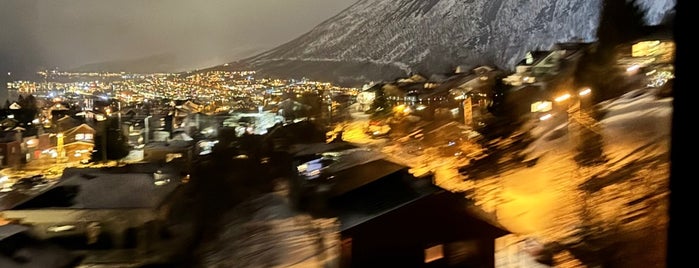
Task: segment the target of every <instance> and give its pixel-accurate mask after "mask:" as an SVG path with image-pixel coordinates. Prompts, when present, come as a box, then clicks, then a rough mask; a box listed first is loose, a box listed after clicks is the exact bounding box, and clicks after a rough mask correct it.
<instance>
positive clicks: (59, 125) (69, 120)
mask: <svg viewBox="0 0 699 268" xmlns="http://www.w3.org/2000/svg"><path fill="white" fill-rule="evenodd" d="M81 124H84V122H83V121H81V120H80V119H77V118H74V117H72V116H70V115H63V116H62V117H54V122H53V127H54V131H55V132H56V133H58V132H64V131H67V130H69V129H72V128H75V127H77V126H80V125H81Z"/></svg>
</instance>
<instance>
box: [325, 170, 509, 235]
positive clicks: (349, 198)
mask: <svg viewBox="0 0 699 268" xmlns="http://www.w3.org/2000/svg"><path fill="white" fill-rule="evenodd" d="M328 204H329V205H328V206H329V208H330V210H331V211H332V212H333V213H334V214H335V215H336V216H337V217H338V218H339V220H340V230H341V232H350V233H351V232H360V233H361V232H363V231H362V230H365V229H364V228H365V227H370V229H372V230H376V228H379V229H381V228H391V227H386V226H384V225H386V224H389V225H390V224H396V221H397V222H398V223H399V224H401V226H395V227H396V230H410V229H412V230H414V231H418V232H422V233H423V234H421V236H430V235H427V234H425V233H427V232H432V233H449V232H452V231H453V232H454V233H453V235H454V237H456V236H457V235H462V236H463V235H476V236H481V237H491V238H494V237H499V236H502V235H505V234H507V233H509V231H508V230H506V229H505V228H504V227H502V226H501V225H500V224H499V223H497V221H495V220H493V217H492V216H490V215H488V214H487V213H484V212H483V211H482V210H480V209H478V208H477V207H475V206H473V205H472V204H470V203H469V200H468V199H467V198H466V197H465V196H463V195H462V194H458V193H452V192H448V191H446V190H444V189H441V188H439V187H437V186H435V185H434V184H432V180H431V177H425V178H414V177H412V176H387V177H383V178H381V179H380V180H376V181H374V182H371V183H369V184H367V185H365V186H363V187H360V188H357V189H355V190H353V191H350V192H347V193H345V194H343V195H341V196H337V197H335V198H331V199H330V201H329V203H328ZM435 227H437V228H435ZM439 228H442V229H443V230H436V229H439ZM462 229H463V230H462ZM396 232H399V231H396ZM457 233H458V234H457Z"/></svg>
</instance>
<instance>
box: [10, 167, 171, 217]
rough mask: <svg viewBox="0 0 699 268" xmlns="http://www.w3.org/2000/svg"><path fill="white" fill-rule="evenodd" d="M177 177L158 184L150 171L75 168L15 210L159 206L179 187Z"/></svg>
mask: <svg viewBox="0 0 699 268" xmlns="http://www.w3.org/2000/svg"><path fill="white" fill-rule="evenodd" d="M179 185H180V184H179V183H178V182H177V180H173V181H170V182H168V183H165V184H163V185H160V186H159V185H156V184H155V183H154V179H153V175H152V174H149V173H107V172H104V171H100V170H96V169H85V170H83V171H82V172H80V171H79V170H78V169H75V170H73V172H72V175H70V176H65V174H64V176H63V177H62V178H61V180H60V181H59V182H57V183H56V184H54V185H53V186H51V187H50V188H49V189H47V190H46V191H45V192H43V193H41V194H39V195H37V196H35V197H33V198H32V199H29V200H27V201H25V202H22V203H20V204H18V205H17V206H16V207H15V209H34V208H47V207H63V208H75V209H82V208H86V209H122V208H156V207H158V206H159V205H161V204H162V202H163V201H164V200H165V199H166V198H167V197H168V196H169V195H170V194H171V193H172V192H173V191H174V189H175V188H177V187H178V186H179Z"/></svg>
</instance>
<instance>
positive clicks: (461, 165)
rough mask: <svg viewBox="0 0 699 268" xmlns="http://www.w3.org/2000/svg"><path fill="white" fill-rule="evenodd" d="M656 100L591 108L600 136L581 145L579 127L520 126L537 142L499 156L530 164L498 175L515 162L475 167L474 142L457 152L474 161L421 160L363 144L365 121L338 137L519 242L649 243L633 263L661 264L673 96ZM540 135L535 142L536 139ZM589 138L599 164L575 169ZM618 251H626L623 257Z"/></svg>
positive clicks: (406, 148) (390, 143)
mask: <svg viewBox="0 0 699 268" xmlns="http://www.w3.org/2000/svg"><path fill="white" fill-rule="evenodd" d="M655 93H656V89H654V88H643V89H638V90H635V91H631V92H629V93H628V94H626V95H623V96H621V97H620V98H618V99H615V100H611V101H608V102H605V103H600V104H598V105H596V107H595V109H597V110H599V111H601V112H603V115H604V116H603V118H601V119H600V120H599V121H598V122H597V123H596V128H597V130H596V131H598V133H597V135H598V136H586V135H594V134H590V133H592V132H580V133H578V132H579V131H580V128H575V127H573V126H574V125H572V124H575V123H572V124H569V123H568V122H567V121H564V122H547V121H543V122H539V123H536V124H539V125H526V126H525V127H524V129H523V131H527V132H528V133H529V134H530V135H532V136H533V137H535V140H534V141H532V142H531V143H529V146H528V147H527V148H525V149H523V150H520V151H518V152H511V153H506V154H505V155H508V156H510V157H512V156H514V155H517V154H521V155H522V156H523V159H526V160H531V159H536V161H535V162H534V164H529V165H524V164H520V165H510V166H507V167H505V168H499V167H498V166H499V165H500V164H502V163H505V162H507V161H510V162H512V161H511V160H508V159H499V160H498V161H496V162H491V164H488V165H486V166H481V167H479V166H474V165H475V164H471V163H473V162H471V161H469V159H473V157H475V158H481V157H483V154H484V152H483V150H482V148H481V147H480V145H478V144H477V143H475V142H474V143H472V144H471V145H469V146H466V144H468V142H465V143H464V145H462V147H463V148H464V149H462V152H466V153H468V154H467V155H470V156H471V157H455V156H449V155H445V154H440V153H439V152H434V151H430V150H429V149H423V150H421V151H417V150H415V147H414V146H411V145H409V144H408V143H404V142H400V141H399V140H391V139H383V140H376V139H372V138H371V137H369V136H366V135H365V134H363V132H362V131H359V130H357V129H356V128H360V129H361V128H362V127H364V126H366V125H365V123H362V122H361V121H355V122H352V123H349V124H347V125H346V126H345V127H346V129H345V131H346V132H345V133H347V134H349V135H347V134H345V135H344V136H343V138H344V139H345V140H347V141H350V142H353V143H356V144H361V145H365V146H370V147H373V148H376V149H377V150H381V151H382V152H384V153H385V154H386V155H387V157H388V158H389V159H391V160H393V161H396V162H399V163H403V164H406V165H408V166H410V167H411V172H413V173H414V174H415V175H418V176H419V175H424V174H427V173H432V174H434V176H435V177H434V181H435V183H436V184H437V185H439V186H441V187H443V188H445V189H447V190H450V191H454V192H463V193H464V194H465V196H466V197H468V198H471V199H473V200H474V202H475V203H476V205H478V206H479V207H481V208H482V209H483V210H485V211H487V212H490V213H492V214H493V215H494V216H495V217H496V218H497V220H498V221H499V222H500V224H502V225H503V226H505V227H506V228H508V229H509V230H510V231H512V232H513V233H514V234H515V235H518V236H519V237H521V238H522V239H535V240H536V241H540V243H542V244H548V243H554V244H556V245H563V246H562V247H564V248H566V247H570V248H575V247H581V246H580V245H581V244H584V245H587V244H585V243H581V241H582V240H583V239H588V240H589V239H592V240H594V239H596V240H594V241H598V242H597V243H602V242H599V241H606V242H605V243H614V242H618V243H619V244H620V245H631V244H633V243H639V242H638V241H640V239H651V238H653V239H655V240H654V241H653V243H656V242H657V243H656V244H654V245H653V246H646V247H647V250H648V251H649V252H645V253H643V254H645V255H644V257H643V258H638V259H639V261H640V260H645V261H653V262H662V260H663V258H664V257H663V256H664V255H663V254H664V250H665V248H664V246H663V245H664V244H663V243H662V241H664V240H663V239H664V238H663V234H664V231H663V230H666V229H664V228H666V224H667V220H668V217H669V216H668V214H667V213H668V212H667V203H668V200H667V195H668V193H669V149H670V148H669V147H670V146H669V145H670V138H671V133H670V130H671V127H670V123H671V117H672V110H673V109H672V98H671V97H664V98H661V97H658V96H656V95H655ZM545 124H554V125H552V126H545ZM537 131H538V132H539V133H536V134H534V133H533V132H537ZM581 133H587V134H581ZM585 138H592V139H597V140H599V141H601V147H602V158H604V161H601V162H596V163H593V164H580V162H579V161H577V160H576V156H577V155H579V154H580V151H579V149H578V148H580V147H579V145H580V144H581V141H582V140H583V139H585ZM512 143H513V142H512V141H509V140H500V141H496V142H494V144H495V146H496V147H507V146H508V145H509V144H512ZM436 151H439V150H436ZM479 168H480V170H482V169H484V168H485V169H493V170H498V172H495V175H492V174H491V175H489V174H490V173H484V172H478V171H479ZM459 170H461V172H459ZM484 174H485V175H484ZM592 227H594V228H593V229H590V228H592ZM589 230H594V231H589ZM639 230H640V231H639ZM648 230H655V231H653V232H650V231H648ZM590 232H592V234H590ZM636 232H642V233H645V232H647V234H646V235H645V236H646V237H645V238H644V237H638V235H636V236H634V235H635V234H636ZM590 236H592V237H595V236H597V237H596V238H594V239H593V238H589V237H590ZM649 237H650V238H649ZM633 241H636V242H633ZM623 242H627V243H626V244H624V243H623ZM646 242H647V241H646ZM586 243H590V242H589V241H588V242H586ZM643 243H645V242H643ZM605 245H606V244H605ZM595 246H598V247H600V248H603V246H602V245H595ZM590 247H591V246H590ZM618 250H619V252H625V251H624V250H627V249H618ZM565 252H567V251H564V253H565ZM620 254H621V253H620ZM644 258H646V259H644ZM651 266H652V265H651Z"/></svg>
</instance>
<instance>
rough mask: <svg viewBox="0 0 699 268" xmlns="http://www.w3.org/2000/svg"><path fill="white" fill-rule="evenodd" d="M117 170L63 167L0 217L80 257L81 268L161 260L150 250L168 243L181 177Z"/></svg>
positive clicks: (127, 265) (134, 264)
mask: <svg viewBox="0 0 699 268" xmlns="http://www.w3.org/2000/svg"><path fill="white" fill-rule="evenodd" d="M119 171H120V170H117V169H115V170H102V169H79V168H69V169H66V170H65V171H64V173H63V176H62V177H61V178H60V179H59V181H58V182H56V183H55V184H53V185H51V186H50V187H47V188H45V189H43V190H42V191H41V192H40V193H38V194H37V195H35V196H33V197H30V198H28V199H26V200H24V201H22V202H19V203H16V204H14V205H13V206H11V207H10V208H8V209H6V210H4V211H2V212H0V217H1V218H3V219H6V220H9V221H12V222H16V223H18V224H22V225H26V226H30V227H31V232H32V233H33V234H34V235H36V237H37V238H39V239H41V240H46V241H50V242H53V243H55V244H58V245H60V246H63V247H65V248H67V249H69V250H71V251H72V252H75V253H79V254H81V255H82V256H84V257H85V258H84V259H83V261H82V262H81V265H86V266H87V265H97V264H99V265H105V266H108V265H112V266H109V267H117V266H119V267H141V266H142V265H144V263H146V262H147V261H158V260H160V259H162V258H167V257H166V256H162V255H159V254H161V253H162V254H167V252H165V251H157V252H158V253H157V254H156V253H154V252H155V250H156V249H162V245H163V243H167V242H168V237H167V236H164V235H165V234H166V230H165V228H164V226H165V225H164V223H165V221H166V219H167V218H168V217H169V212H170V204H171V203H170V202H171V201H173V196H174V194H175V193H176V190H177V189H178V188H179V186H180V185H181V179H182V178H181V177H182V175H181V174H178V173H172V174H170V173H162V172H161V173H157V172H155V171H152V172H150V173H145V172H144V173H136V172H119ZM156 173H157V174H156ZM156 175H157V176H156Z"/></svg>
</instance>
